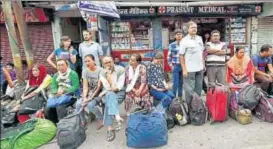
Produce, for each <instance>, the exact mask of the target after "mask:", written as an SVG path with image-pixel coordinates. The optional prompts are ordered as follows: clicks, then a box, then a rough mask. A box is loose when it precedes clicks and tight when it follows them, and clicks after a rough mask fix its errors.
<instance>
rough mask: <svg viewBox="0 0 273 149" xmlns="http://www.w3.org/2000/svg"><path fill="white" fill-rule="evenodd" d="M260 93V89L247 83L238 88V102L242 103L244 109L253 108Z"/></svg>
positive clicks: (261, 92)
mask: <svg viewBox="0 0 273 149" xmlns="http://www.w3.org/2000/svg"><path fill="white" fill-rule="evenodd" d="M262 95H263V91H262V89H260V88H257V87H256V86H255V85H247V86H246V87H244V88H242V89H241V90H239V99H238V104H239V105H242V106H243V107H244V108H245V109H249V110H254V108H255V107H256V106H257V105H258V103H259V100H260V99H261V98H262Z"/></svg>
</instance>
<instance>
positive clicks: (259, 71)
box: [252, 45, 273, 91]
mask: <svg viewBox="0 0 273 149" xmlns="http://www.w3.org/2000/svg"><path fill="white" fill-rule="evenodd" d="M271 55H272V46H270V45H263V46H262V47H261V50H260V53H259V54H257V55H255V56H253V57H252V61H253V64H254V66H255V80H256V81H257V82H259V83H261V88H262V89H263V90H264V91H268V88H269V85H270V84H271V83H272V81H273V80H272V74H273V68H272V60H271ZM266 67H267V68H268V73H266V71H265V69H266Z"/></svg>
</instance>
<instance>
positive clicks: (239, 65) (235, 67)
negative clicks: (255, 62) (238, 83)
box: [227, 55, 250, 75]
mask: <svg viewBox="0 0 273 149" xmlns="http://www.w3.org/2000/svg"><path fill="white" fill-rule="evenodd" d="M249 61H250V58H249V57H248V56H244V57H243V58H242V59H238V58H237V56H236V55H234V56H233V57H231V58H230V60H229V61H228V62H227V66H228V67H229V68H230V69H231V70H232V72H233V73H234V74H236V75H242V74H244V73H245V72H246V70H247V67H248V63H249Z"/></svg>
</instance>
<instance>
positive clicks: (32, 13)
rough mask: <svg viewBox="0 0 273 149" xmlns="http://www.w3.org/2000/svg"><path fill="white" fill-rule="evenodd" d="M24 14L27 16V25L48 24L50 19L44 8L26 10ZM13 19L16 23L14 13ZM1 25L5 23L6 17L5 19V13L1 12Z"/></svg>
mask: <svg viewBox="0 0 273 149" xmlns="http://www.w3.org/2000/svg"><path fill="white" fill-rule="evenodd" d="M24 14H25V20H26V22H27V23H28V22H47V21H48V18H47V17H46V15H45V12H44V9H43V8H25V9H24ZM12 18H13V20H14V22H16V20H15V16H14V13H13V14H12ZM0 23H5V17H4V12H3V11H0Z"/></svg>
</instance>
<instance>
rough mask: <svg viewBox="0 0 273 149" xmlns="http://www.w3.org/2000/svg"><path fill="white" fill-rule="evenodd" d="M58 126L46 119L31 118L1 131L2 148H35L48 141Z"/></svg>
mask: <svg viewBox="0 0 273 149" xmlns="http://www.w3.org/2000/svg"><path fill="white" fill-rule="evenodd" d="M55 134H56V126H55V125H54V124H53V123H52V122H51V121H49V120H46V119H31V120H28V121H26V122H25V123H23V124H21V125H18V126H16V127H13V128H10V129H6V130H4V132H1V149H34V148H38V147H39V146H41V145H43V144H46V143H48V142H49V141H50V140H52V139H53V138H54V136H55Z"/></svg>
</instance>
